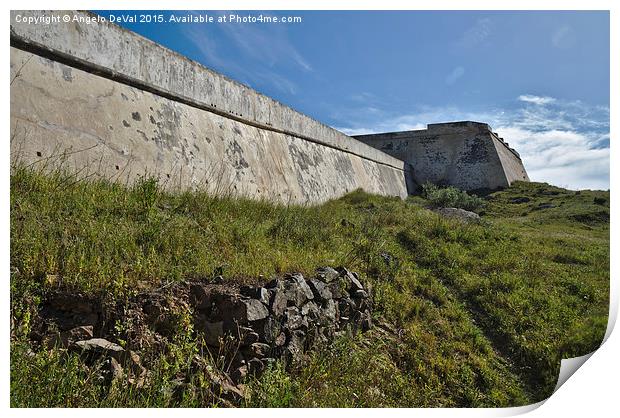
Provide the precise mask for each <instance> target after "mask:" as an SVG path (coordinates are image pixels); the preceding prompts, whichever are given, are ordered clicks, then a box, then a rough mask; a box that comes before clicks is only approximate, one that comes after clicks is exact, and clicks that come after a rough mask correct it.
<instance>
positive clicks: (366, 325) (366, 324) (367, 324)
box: [360, 314, 372, 332]
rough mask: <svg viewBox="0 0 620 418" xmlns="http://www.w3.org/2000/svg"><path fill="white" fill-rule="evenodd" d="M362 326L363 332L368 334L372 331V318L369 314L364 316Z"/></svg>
mask: <svg viewBox="0 0 620 418" xmlns="http://www.w3.org/2000/svg"><path fill="white" fill-rule="evenodd" d="M360 326H361V328H362V332H366V331H368V330H370V328H372V318H371V316H370V315H369V314H365V315H363V316H362V320H361V323H360Z"/></svg>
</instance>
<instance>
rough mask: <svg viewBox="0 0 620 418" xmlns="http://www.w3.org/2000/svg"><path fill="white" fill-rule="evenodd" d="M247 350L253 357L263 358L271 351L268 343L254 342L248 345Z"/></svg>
mask: <svg viewBox="0 0 620 418" xmlns="http://www.w3.org/2000/svg"><path fill="white" fill-rule="evenodd" d="M248 351H249V353H251V354H252V356H253V357H259V358H263V357H267V356H268V355H269V352H270V351H271V347H270V346H269V344H264V343H254V344H252V345H250V347H249V350H248Z"/></svg>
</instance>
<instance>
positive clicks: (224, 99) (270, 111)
mask: <svg viewBox="0 0 620 418" xmlns="http://www.w3.org/2000/svg"><path fill="white" fill-rule="evenodd" d="M51 14H58V12H38V11H28V12H19V11H12V12H11V20H12V22H11V45H12V47H11V79H12V81H11V131H12V141H11V154H12V158H14V159H15V158H20V159H21V160H23V161H26V162H34V161H40V163H46V164H49V163H50V162H51V161H54V162H55V163H57V162H59V159H58V158H57V156H58V155H60V154H63V153H64V155H65V157H66V158H65V159H64V160H65V161H63V164H65V165H66V166H69V167H72V168H75V169H79V170H83V171H84V172H85V173H86V172H90V173H95V174H97V175H103V176H106V177H108V178H112V179H114V180H117V181H123V182H132V181H134V180H135V179H136V178H138V177H139V176H141V175H144V174H149V175H155V176H158V177H159V178H161V179H162V181H163V182H164V183H166V184H167V185H169V186H174V187H179V188H191V187H207V188H208V189H209V190H212V191H214V192H217V193H224V192H234V193H239V194H242V195H245V196H249V197H265V198H269V199H276V200H279V201H282V202H293V203H319V202H322V201H325V200H327V199H330V198H335V197H339V196H341V195H342V194H344V193H346V192H349V191H351V190H354V189H356V188H363V189H365V190H366V191H368V192H371V193H378V194H383V195H394V196H401V197H404V196H406V195H407V184H406V179H407V177H408V176H407V173H406V169H407V167H406V165H405V164H404V163H403V162H402V161H400V160H398V159H396V158H394V157H391V156H389V155H387V154H385V153H383V152H381V151H378V150H377V149H375V148H373V147H370V146H368V145H366V144H363V143H361V142H359V141H356V140H354V139H353V138H351V137H348V136H346V135H344V134H342V133H341V132H339V131H336V130H334V129H332V128H330V127H328V126H325V125H323V124H321V123H319V122H317V121H315V120H313V119H311V118H309V117H307V116H305V115H302V114H301V113H298V112H296V111H294V110H293V109H291V108H289V107H286V106H284V105H282V104H281V103H279V102H277V101H275V100H273V99H271V98H269V97H267V96H264V95H262V94H260V93H258V92H256V91H254V90H252V89H250V88H249V87H247V86H244V85H242V84H239V83H237V82H235V81H233V80H230V79H228V78H226V77H224V76H222V75H220V74H217V73H215V72H213V71H211V70H209V69H207V68H205V67H203V66H201V65H200V64H198V63H196V62H193V61H191V60H188V59H187V58H185V57H182V56H180V55H178V54H176V53H174V52H172V51H170V50H168V49H166V48H164V47H162V46H161V45H158V44H155V43H153V42H151V41H149V40H147V39H145V38H142V37H140V36H138V35H136V34H134V33H132V32H129V31H126V30H124V29H122V28H120V27H118V26H116V25H113V24H110V23H108V22H95V23H90V24H86V23H80V22H71V23H67V24H65V23H58V24H51V25H47V26H45V27H43V28H42V27H41V26H40V25H27V24H25V23H18V22H16V16H17V15H20V16H22V17H23V16H42V15H51ZM61 14H62V13H61ZM70 14H71V15H76V16H81V17H84V18H87V17H90V15H89V14H88V13H82V12H70Z"/></svg>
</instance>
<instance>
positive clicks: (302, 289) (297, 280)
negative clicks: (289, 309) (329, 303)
mask: <svg viewBox="0 0 620 418" xmlns="http://www.w3.org/2000/svg"><path fill="white" fill-rule="evenodd" d="M284 290H285V294H286V297H287V299H288V300H289V301H292V302H293V303H294V304H295V305H296V306H301V305H303V304H304V303H305V302H306V301H307V300H312V299H314V294H313V293H312V289H310V286H308V284H307V283H306V281H305V280H304V276H302V275H301V274H299V273H296V274H293V275H292V276H289V277H288V278H287V279H286V280H285V281H284Z"/></svg>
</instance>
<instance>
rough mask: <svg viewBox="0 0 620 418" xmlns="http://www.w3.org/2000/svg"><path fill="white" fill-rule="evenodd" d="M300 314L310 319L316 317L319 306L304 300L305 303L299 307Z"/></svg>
mask: <svg viewBox="0 0 620 418" xmlns="http://www.w3.org/2000/svg"><path fill="white" fill-rule="evenodd" d="M301 314H302V315H303V316H306V317H308V318H309V319H311V320H314V319H317V318H318V317H319V307H318V306H317V305H316V303H314V302H312V301H310V302H306V304H305V305H304V306H302V307H301Z"/></svg>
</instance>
